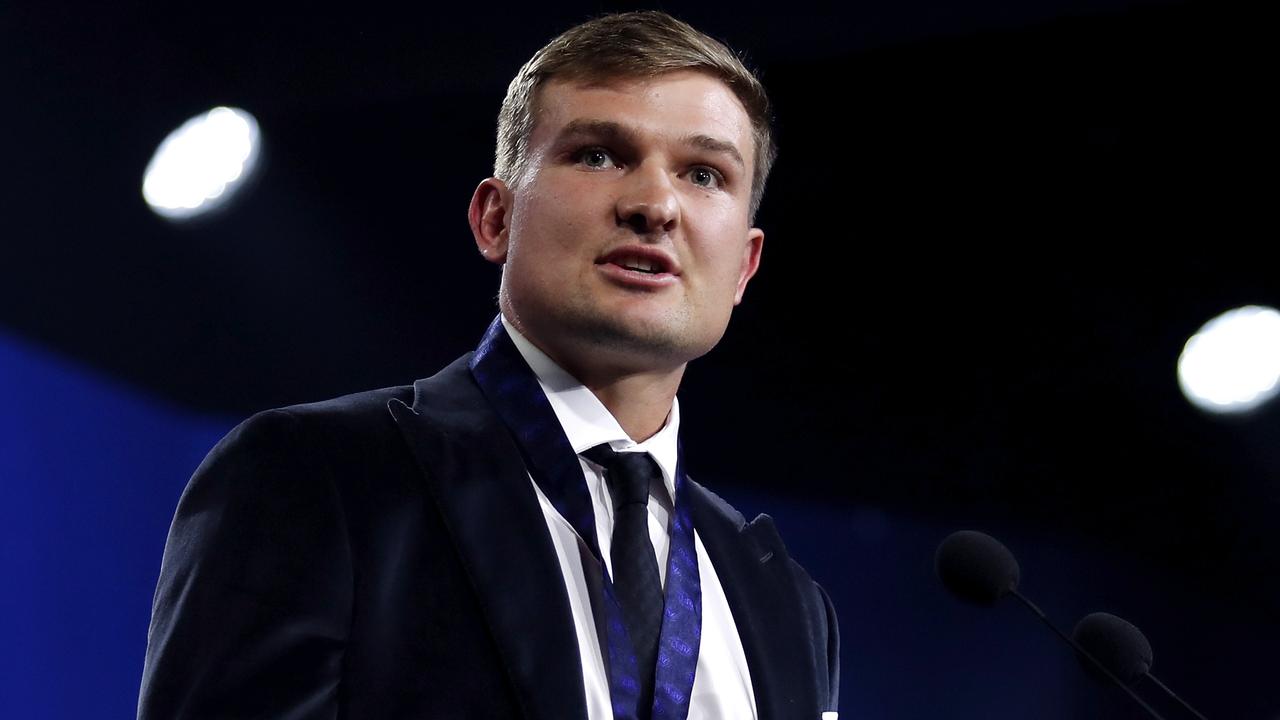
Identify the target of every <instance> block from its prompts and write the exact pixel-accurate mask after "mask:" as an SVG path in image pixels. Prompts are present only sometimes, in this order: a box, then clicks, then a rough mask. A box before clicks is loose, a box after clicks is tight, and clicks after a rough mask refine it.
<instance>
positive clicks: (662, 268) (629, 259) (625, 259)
mask: <svg viewBox="0 0 1280 720" xmlns="http://www.w3.org/2000/svg"><path fill="white" fill-rule="evenodd" d="M596 262H597V263H598V264H608V265H616V266H618V267H620V268H622V269H624V270H631V271H632V272H638V273H644V274H646V275H679V274H680V270H679V268H678V267H677V266H676V264H675V261H674V260H673V259H671V258H669V257H668V256H667V255H666V253H664V252H662V251H661V250H658V249H656V248H653V249H651V248H645V247H637V246H634V245H633V246H631V247H623V248H618V249H617V250H614V251H613V252H611V253H609V254H607V255H605V256H604V257H602V258H600V259H599V260H597V261H596Z"/></svg>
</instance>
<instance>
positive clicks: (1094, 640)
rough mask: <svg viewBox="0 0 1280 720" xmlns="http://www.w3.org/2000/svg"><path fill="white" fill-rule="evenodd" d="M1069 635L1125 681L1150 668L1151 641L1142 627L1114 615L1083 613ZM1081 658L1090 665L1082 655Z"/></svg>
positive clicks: (1135, 677)
mask: <svg viewBox="0 0 1280 720" xmlns="http://www.w3.org/2000/svg"><path fill="white" fill-rule="evenodd" d="M1071 637H1073V638H1074V639H1075V641H1076V642H1077V643H1079V644H1080V647H1082V648H1084V649H1085V650H1087V651H1088V652H1089V654H1090V655H1092V656H1094V657H1095V658H1097V660H1098V662H1100V663H1102V666H1103V667H1105V668H1106V669H1107V670H1110V671H1111V674H1112V675H1115V676H1116V677H1118V678H1120V680H1121V681H1123V682H1125V683H1130V682H1133V681H1134V680H1137V679H1138V678H1140V677H1142V676H1143V675H1146V674H1147V671H1148V670H1150V669H1151V658H1152V656H1151V643H1149V642H1147V637H1146V636H1145V635H1143V634H1142V631H1141V630H1139V629H1138V628H1137V627H1135V626H1134V625H1133V624H1132V623H1130V622H1128V621H1126V620H1123V619H1121V618H1118V617H1116V616H1115V615H1111V614H1110V613H1104V612H1096V613H1093V614H1091V615H1086V616H1084V617H1083V618H1082V619H1081V620H1080V622H1078V623H1076V629H1075V630H1074V631H1073V632H1072V633H1071ZM1080 661H1081V662H1082V663H1085V667H1086V668H1088V667H1089V665H1088V664H1087V663H1088V661H1087V660H1085V659H1084V658H1083V657H1082V658H1080Z"/></svg>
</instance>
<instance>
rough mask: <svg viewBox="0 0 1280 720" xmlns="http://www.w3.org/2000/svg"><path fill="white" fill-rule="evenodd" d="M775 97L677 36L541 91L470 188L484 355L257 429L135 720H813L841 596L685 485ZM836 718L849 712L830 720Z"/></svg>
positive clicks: (149, 670) (190, 560)
mask: <svg viewBox="0 0 1280 720" xmlns="http://www.w3.org/2000/svg"><path fill="white" fill-rule="evenodd" d="M768 120H769V116H768V102H767V99H766V97H765V94H764V91H763V88H762V87H761V86H760V84H759V82H758V81H757V80H756V79H755V78H754V77H753V76H752V75H751V73H750V72H749V71H747V70H746V69H745V68H744V67H743V66H742V65H741V63H740V62H739V61H738V60H737V58H736V57H735V56H734V55H733V54H732V53H731V52H730V51H729V50H728V49H727V48H725V47H724V46H723V45H721V44H719V43H718V42H716V41H714V40H712V39H710V38H708V37H706V36H704V35H702V34H700V33H698V32H697V31H695V30H694V29H693V28H691V27H689V26H687V25H685V24H683V23H681V22H679V21H676V20H674V19H672V18H670V17H669V16H666V15H664V14H661V13H652V12H645V13H629V14H624V15H615V16H607V17H604V18H600V19H597V20H594V21H591V22H588V23H586V24H584V25H581V26H578V27H576V28H573V29H571V30H569V31H568V32H566V33H565V34H563V35H561V36H560V37H558V38H556V39H555V40H553V41H552V42H551V43H550V44H548V45H547V46H546V47H545V48H543V49H542V50H540V51H539V52H538V53H537V54H535V55H534V57H533V58H532V59H531V60H530V61H529V63H527V64H526V65H525V67H524V68H522V69H521V71H520V72H519V74H517V76H516V78H515V80H513V81H512V83H511V87H510V88H509V90H508V94H507V98H506V101H505V102H504V104H503V108H502V111H501V115H500V118H499V128H498V151H497V162H496V168H495V177H493V178H489V179H487V180H485V181H483V182H482V183H480V185H479V187H478V188H477V189H476V191H475V194H474V196H473V198H472V202H471V206H470V212H469V218H470V223H471V228H472V232H473V234H474V236H475V241H476V244H477V247H478V248H479V250H480V252H481V254H482V255H483V256H484V257H485V258H487V259H488V260H490V261H491V262H494V263H498V264H500V265H502V281H501V289H500V293H499V305H500V308H501V315H500V317H499V318H498V319H496V320H495V321H494V323H493V325H491V326H490V328H489V331H488V333H487V334H486V335H485V338H484V340H483V341H482V343H481V345H480V347H479V348H478V349H477V351H476V352H475V353H472V354H470V355H467V356H464V357H463V358H461V359H460V360H459V361H457V362H455V363H454V364H453V365H451V366H449V367H448V368H445V369H444V370H443V371H441V372H440V373H439V374H437V375H435V376H434V377H431V378H428V379H425V380H419V381H418V382H416V383H414V385H413V386H412V387H398V388H388V389H384V390H377V391H372V392H368V393H361V394H357V395H352V396H347V397H344V398H339V399H336V400H332V401H328V402H324V403H317V404H312V405H303V406H296V407H292V408H286V409H283V410H274V411H268V412H266V413H260V414H258V415H256V416H254V417H253V418H250V419H249V420H248V421H246V422H245V423H243V424H242V425H241V426H239V427H238V428H236V429H235V430H234V431H232V433H231V434H230V435H228V437H227V438H225V439H224V440H223V441H222V442H221V443H219V445H218V446H217V447H216V448H214V450H213V451H212V452H211V453H210V455H209V457H208V458H207V459H206V460H205V462H204V463H203V464H202V465H201V467H200V468H199V469H198V470H197V471H196V474H195V476H194V477H193V478H192V480H191V483H190V485H189V486H188V488H187V490H186V492H185V493H184V494H183V497H182V499H181V501H180V502H179V506H178V510H177V514H176V516H175V518H174V523H173V527H172V529H171V532H170V537H169V541H168V544H167V546H166V548H165V557H164V563H163V568H162V571H161V577H160V583H159V586H158V588H157V590H156V598H155V607H154V612H153V618H152V625H151V631H150V635H149V644H148V651H147V663H146V668H145V671H144V677H143V686H142V695H141V699H140V702H139V717H141V718H174V717H264V718H265V717H271V718H312V717H317V718H319V717H325V718H330V717H360V718H365V717H368V718H397V717H406V718H409V717H412V718H453V717H468V718H472V717H474V718H515V717H528V718H546V719H548V720H550V719H552V718H555V719H559V718H590V719H591V720H600V719H603V718H612V717H618V718H649V717H654V718H658V717H675V718H685V717H688V718H704V719H711V718H735V719H737V718H750V717H761V718H808V717H813V718H817V717H820V716H821V715H822V713H824V712H828V711H834V710H835V704H836V694H837V688H838V685H839V660H838V647H839V641H838V634H837V631H836V624H835V615H834V611H833V610H832V608H831V605H830V602H829V601H828V600H827V598H826V596H825V594H824V593H823V592H822V591H821V589H819V588H818V586H817V585H815V584H814V583H813V581H812V580H810V579H809V577H808V576H807V575H806V574H805V573H804V571H803V570H802V569H800V567H799V566H798V565H796V564H795V563H794V562H793V561H792V560H790V559H789V558H788V557H787V556H786V552H785V549H784V548H783V546H782V543H781V541H780V540H779V539H778V537H777V534H776V532H775V531H774V529H773V525H772V523H771V521H769V519H768V518H767V517H764V516H761V517H760V518H757V520H756V521H754V522H752V523H750V524H747V523H745V522H744V520H743V518H742V516H741V515H739V514H738V513H737V512H735V511H734V510H733V509H732V508H730V507H729V506H728V505H727V504H725V503H724V502H723V501H722V500H720V499H719V498H718V497H716V496H715V495H713V494H711V493H710V492H708V491H707V490H706V489H704V488H702V487H701V486H699V485H697V484H696V483H694V482H693V481H692V480H689V479H688V478H686V477H685V476H684V473H683V468H682V465H681V463H680V461H679V450H678V442H677V433H678V425H679V406H678V403H677V402H676V400H675V394H676V390H677V388H678V386H679V384H680V379H681V377H682V375H683V372H684V368H685V366H686V364H687V363H688V362H689V361H690V360H692V359H694V358H696V357H698V356H700V355H702V354H704V353H706V352H707V351H708V350H710V349H711V348H712V347H713V346H714V345H715V344H716V342H718V341H719V339H720V337H721V336H722V334H723V333H724V330H725V327H726V325H727V323H728V320H729V316H730V312H731V310H732V308H733V306H734V305H736V304H737V303H738V302H740V301H741V299H742V296H743V292H744V291H745V289H746V286H747V283H748V281H749V280H750V279H751V277H752V276H753V275H754V274H755V272H756V270H757V268H758V267H759V262H760V251H761V246H762V242H763V239H764V234H763V232H761V231H760V230H759V229H757V228H753V227H751V222H750V221H751V219H752V217H753V216H754V213H755V209H756V207H757V206H758V203H759V199H760V195H761V192H762V190H763V185H764V180H765V176H766V175H767V172H768V166H769V164H770V163H771V162H772V159H773V155H774V151H773V146H772V141H771V140H770V136H769V122H768ZM828 717H829V716H828Z"/></svg>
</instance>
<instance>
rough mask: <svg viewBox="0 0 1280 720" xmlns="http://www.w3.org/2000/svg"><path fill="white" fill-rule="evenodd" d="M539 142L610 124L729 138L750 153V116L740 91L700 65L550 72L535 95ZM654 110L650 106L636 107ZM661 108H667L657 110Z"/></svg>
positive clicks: (677, 135)
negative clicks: (591, 73) (655, 71)
mask: <svg viewBox="0 0 1280 720" xmlns="http://www.w3.org/2000/svg"><path fill="white" fill-rule="evenodd" d="M535 108H536V112H535V113H534V119H535V121H534V122H535V124H534V129H533V137H532V138H531V139H532V141H533V143H534V144H535V145H537V144H540V143H545V142H552V141H554V140H555V139H556V138H557V137H559V136H560V135H562V134H564V133H565V132H566V131H568V132H573V133H577V134H585V133H586V132H587V131H590V130H605V129H608V128H610V127H614V128H622V129H626V130H628V131H630V132H632V133H638V134H650V133H651V134H660V135H663V136H667V137H669V138H670V139H672V140H677V141H681V142H685V143H686V144H689V143H688V141H689V140H690V139H698V140H699V142H697V143H694V144H699V145H703V146H708V149H715V148H713V147H710V146H712V145H714V144H715V143H714V142H706V140H711V141H719V142H722V143H728V144H731V145H733V146H734V147H736V148H738V150H739V152H740V153H741V154H743V155H744V156H745V155H750V151H751V143H752V133H751V121H750V118H749V117H748V116H747V112H746V109H745V108H744V107H743V105H742V102H741V101H740V100H739V99H738V97H737V95H736V94H734V92H733V91H732V90H731V89H730V88H729V86H728V85H726V84H725V83H724V82H723V81H722V80H720V79H719V78H717V77H715V76H713V75H710V74H708V73H704V72H699V71H675V72H670V73H664V74H661V75H656V76H653V77H619V78H603V79H595V78H593V79H561V78H551V79H549V80H548V81H546V82H545V83H543V84H542V86H541V87H540V88H539V89H538V96H537V97H536V99H535ZM646 109H647V110H650V112H647V113H646V112H641V113H640V114H637V111H638V110H640V111H643V110H646ZM659 109H661V110H662V111H663V112H661V113H658V112H653V111H656V110H659Z"/></svg>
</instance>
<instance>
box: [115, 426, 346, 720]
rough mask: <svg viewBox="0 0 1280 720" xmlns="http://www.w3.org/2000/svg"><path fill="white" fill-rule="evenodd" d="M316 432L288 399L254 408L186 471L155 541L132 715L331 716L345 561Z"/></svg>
mask: <svg viewBox="0 0 1280 720" xmlns="http://www.w3.org/2000/svg"><path fill="white" fill-rule="evenodd" d="M321 445H322V444H321V443H315V442H309V441H308V439H307V438H306V437H305V433H304V432H303V428H302V427H301V425H300V423H299V422H298V420H297V419H296V418H295V417H294V416H293V415H291V414H290V413H289V412H287V411H281V410H273V411H268V412H265V413H260V414H258V415H255V416H254V417H252V418H250V419H249V420H247V421H245V422H244V423H242V424H241V425H240V426H239V427H237V428H236V429H235V430H233V431H232V432H231V433H230V434H228V435H227V437H226V438H224V439H223V440H222V441H221V442H220V443H219V444H218V445H217V446H216V447H215V448H214V449H213V450H212V451H211V452H210V453H209V456H208V457H207V458H206V459H205V461H204V462H203V463H202V464H201V466H200V467H199V469H198V470H197V471H196V473H195V475H194V476H193V477H192V478H191V481H190V483H189V484H188V485H187V488H186V490H185V492H184V493H183V494H182V498H181V499H180V500H179V503H178V508H177V512H176V514H175V517H174V519H173V524H172V526H171V528H170V531H169V538H168V542H167V543H166V545H165V551H164V559H163V562H162V565H161V570H160V580H159V583H158V585H157V588H156V593H155V599H154V604H153V609H152V617H151V626H150V630H149V632H148V638H147V655H146V665H145V668H144V671H143V680H142V690H141V695H140V697H139V701H138V717H139V718H140V719H143V718H145V719H147V720H151V719H156V720H159V719H161V718H164V719H166V720H168V719H171V718H203V717H236V718H280V719H282V720H302V719H303V718H332V717H336V716H337V714H338V706H339V700H340V698H339V692H340V683H339V680H340V676H341V671H342V663H343V651H344V646H345V643H346V640H347V634H348V631H349V626H350V616H351V608H352V584H353V577H352V575H353V573H352V561H351V550H350V546H349V541H348V533H347V528H346V521H345V519H344V517H343V513H342V506H341V503H340V502H339V498H338V493H337V491H336V489H335V486H334V483H333V479H332V478H331V477H330V476H329V475H328V474H327V463H325V462H324V460H323V456H322V453H323V451H324V449H323V447H322V446H321Z"/></svg>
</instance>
